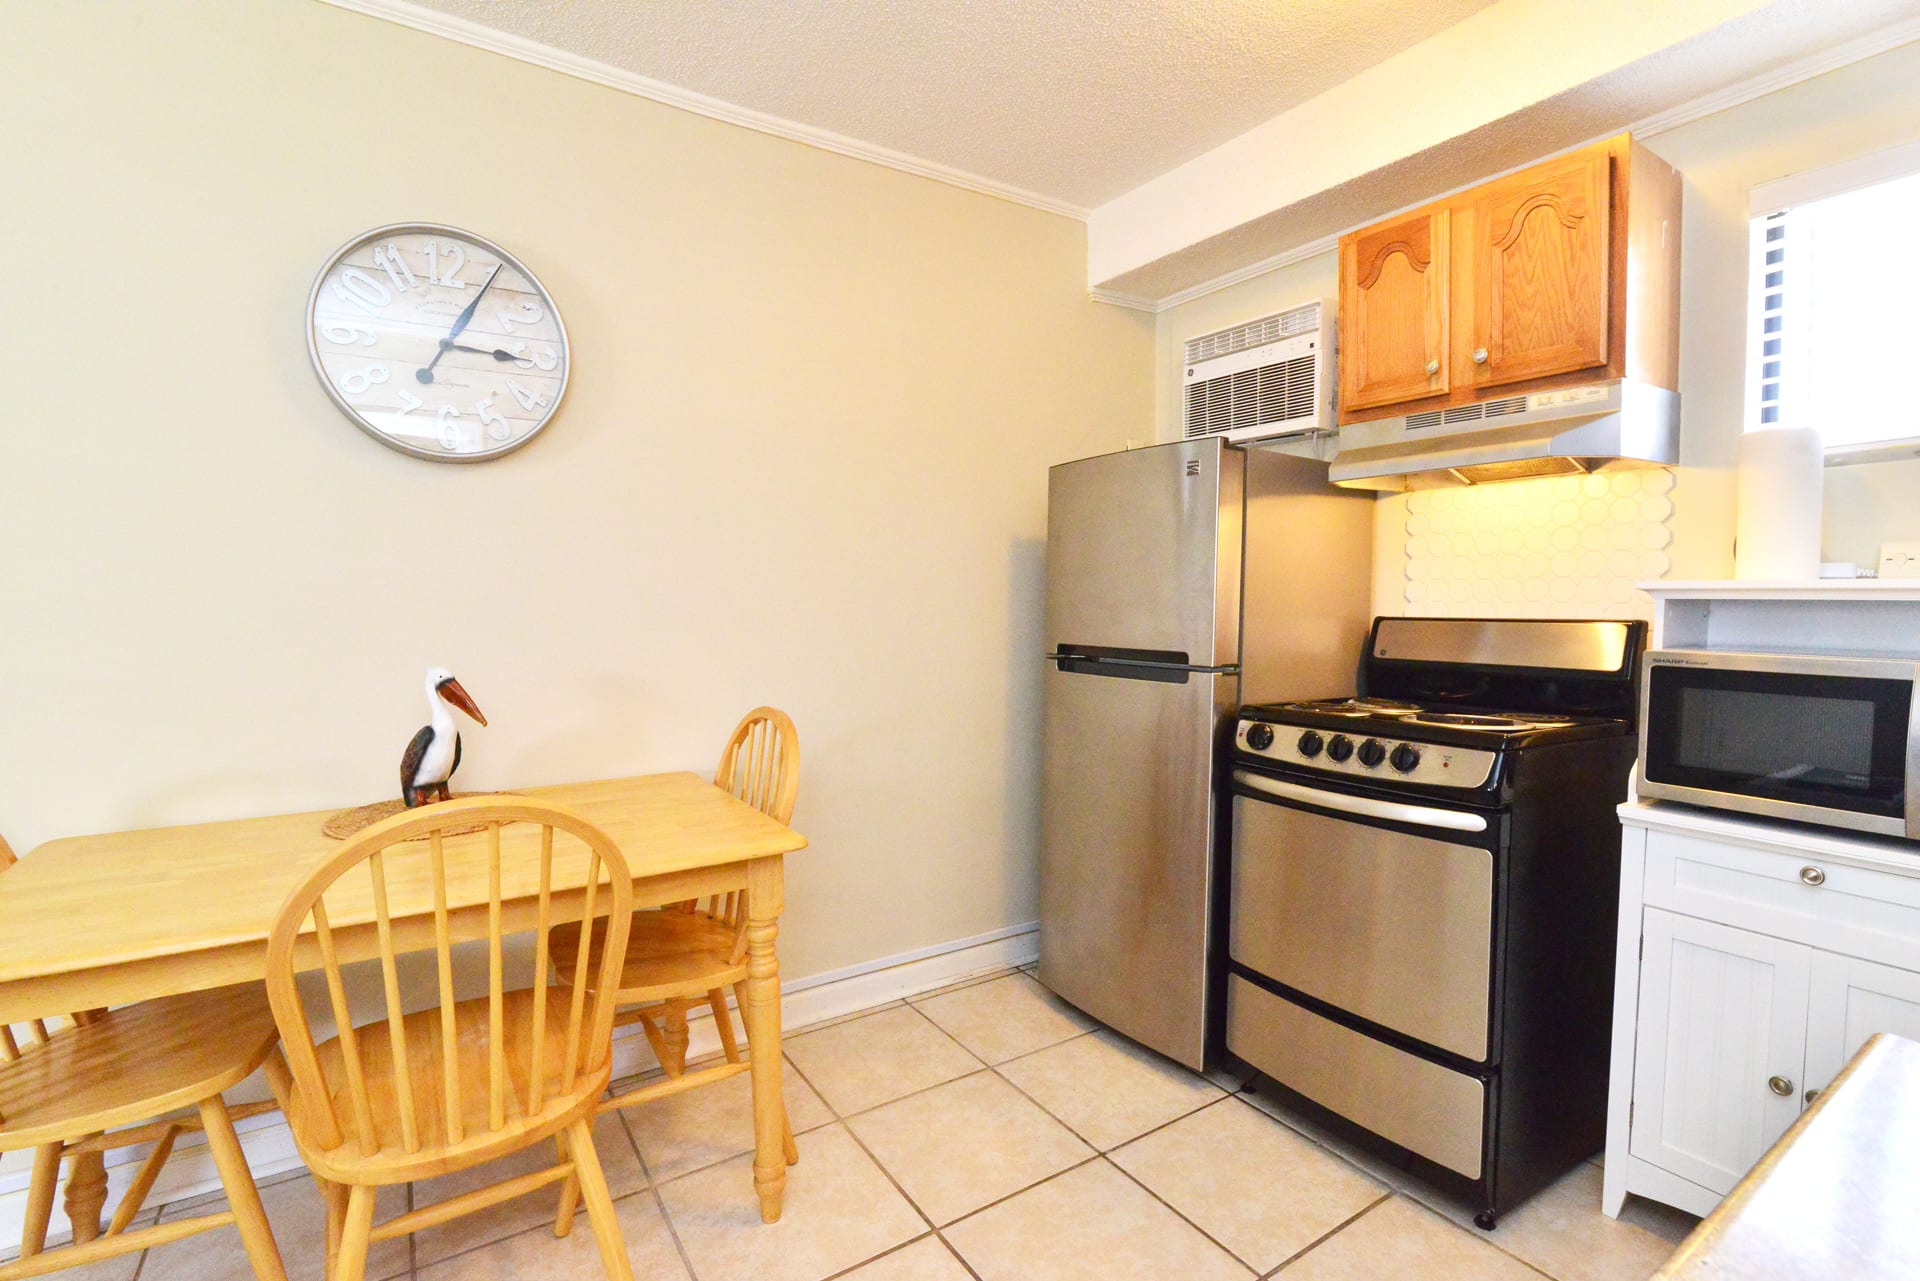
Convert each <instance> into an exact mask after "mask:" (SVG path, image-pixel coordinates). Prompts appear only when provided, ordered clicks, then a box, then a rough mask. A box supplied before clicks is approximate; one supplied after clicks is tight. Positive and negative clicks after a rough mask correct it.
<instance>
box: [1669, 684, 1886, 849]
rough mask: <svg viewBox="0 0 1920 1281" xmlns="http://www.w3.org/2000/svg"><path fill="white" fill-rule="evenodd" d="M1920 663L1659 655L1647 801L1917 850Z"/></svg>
mask: <svg viewBox="0 0 1920 1281" xmlns="http://www.w3.org/2000/svg"><path fill="white" fill-rule="evenodd" d="M1917 683H1920V662H1916V661H1915V660H1912V659H1906V660H1902V659H1892V658H1881V657H1871V656H1867V655H1858V656H1854V655H1841V654H1740V653H1730V652H1722V651H1718V650H1654V651H1652V652H1650V653H1649V654H1648V655H1647V659H1646V669H1645V677H1644V681H1643V683H1642V687H1641V693H1640V779H1639V784H1640V786H1639V792H1640V795H1641V796H1643V797H1647V798H1649V799H1653V800H1670V801H1684V802H1686V803H1688V804H1692V805H1706V806H1712V807H1715V808H1718V809H1727V810H1735V811H1738V812H1740V813H1743V814H1757V815H1762V816H1764V817H1768V818H1783V819H1791V820H1794V821H1796V822H1802V823H1821V824H1825V825H1827V826H1830V827H1844V828H1850V829H1852V830H1854V831H1857V832H1872V833H1876V834H1878V835H1883V836H1902V837H1908V838H1912V839H1920V698H1916V696H1915V695H1916V689H1915V686H1916V684H1917Z"/></svg>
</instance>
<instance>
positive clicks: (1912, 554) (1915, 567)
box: [1880, 543, 1920, 578]
mask: <svg viewBox="0 0 1920 1281" xmlns="http://www.w3.org/2000/svg"><path fill="white" fill-rule="evenodd" d="M1880 577H1882V578H1920V543H1881V544H1880Z"/></svg>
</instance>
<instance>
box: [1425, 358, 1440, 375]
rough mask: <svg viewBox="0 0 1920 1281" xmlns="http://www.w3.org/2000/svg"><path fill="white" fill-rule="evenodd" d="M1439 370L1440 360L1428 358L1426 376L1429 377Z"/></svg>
mask: <svg viewBox="0 0 1920 1281" xmlns="http://www.w3.org/2000/svg"><path fill="white" fill-rule="evenodd" d="M1439 372H1440V362H1439V361H1437V360H1429V361H1428V362H1427V377H1429V378H1431V377H1433V376H1434V375H1435V374H1437V373H1439Z"/></svg>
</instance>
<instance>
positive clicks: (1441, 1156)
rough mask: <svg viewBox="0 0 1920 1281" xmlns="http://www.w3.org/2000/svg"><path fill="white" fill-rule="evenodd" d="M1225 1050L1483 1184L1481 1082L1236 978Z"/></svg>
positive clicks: (1230, 987)
mask: <svg viewBox="0 0 1920 1281" xmlns="http://www.w3.org/2000/svg"><path fill="white" fill-rule="evenodd" d="M1227 1048H1228V1049H1229V1050H1232V1051H1233V1052H1234V1053H1235V1054H1237V1055H1239V1056H1240V1057H1241V1058H1243V1059H1245V1060H1246V1061H1247V1062H1249V1063H1251V1064H1252V1065H1253V1066H1254V1067H1256V1068H1259V1069H1260V1070H1261V1071H1262V1072H1264V1073H1266V1074H1267V1075H1268V1076H1270V1077H1272V1078H1273V1079H1274V1080H1276V1081H1278V1082H1280V1084H1282V1085H1284V1086H1286V1087H1287V1088H1288V1089H1291V1090H1297V1091H1299V1092H1300V1093H1301V1094H1304V1095H1306V1096H1307V1097H1308V1098H1310V1099H1312V1100H1313V1101H1314V1102H1315V1103H1318V1104H1319V1105H1320V1106H1322V1107H1324V1108H1327V1109H1329V1110H1331V1111H1334V1112H1337V1113H1339V1114H1340V1115H1341V1116H1344V1117H1346V1118H1347V1119H1348V1120H1349V1121H1352V1122H1354V1123H1355V1124H1357V1125H1361V1126H1364V1127H1365V1128H1367V1129H1369V1130H1371V1131H1373V1132H1374V1133H1375V1134H1377V1135H1379V1136H1380V1137H1381V1138H1383V1139H1387V1140H1389V1141H1391V1142H1394V1143H1398V1144H1399V1145H1400V1146H1401V1147H1403V1148H1407V1149H1410V1150H1412V1151H1414V1152H1418V1153H1419V1154H1420V1155H1421V1156H1424V1157H1426V1158H1427V1159H1428V1160H1430V1161H1434V1162H1437V1163H1438V1164H1440V1165H1444V1166H1446V1167H1447V1168H1448V1169H1449V1170H1455V1171H1458V1172H1459V1173H1461V1174H1464V1175H1466V1176H1467V1177H1468V1178H1469V1179H1477V1178H1479V1177H1480V1171H1481V1165H1482V1160H1483V1157H1484V1153H1485V1149H1486V1143H1485V1138H1486V1117H1487V1087H1486V1083H1485V1082H1483V1081H1481V1080H1480V1079H1479V1078H1477V1077H1471V1076H1465V1075H1462V1074H1461V1073H1459V1072H1454V1071H1451V1070H1450V1069H1447V1068H1443V1067H1441V1066H1440V1065H1439V1064H1438V1063H1433V1062H1430V1061H1428V1060H1427V1059H1423V1058H1420V1057H1418V1056H1416V1055H1412V1054H1408V1053H1407V1052H1406V1051H1404V1050H1399V1049H1395V1048H1394V1047H1393V1046H1391V1045H1388V1044H1386V1043H1385V1042H1384V1041H1376V1040H1374V1039H1373V1038H1372V1037H1370V1036H1367V1035H1365V1034H1363V1033H1360V1032H1355V1031H1353V1030H1352V1029H1350V1028H1345V1027H1342V1026H1340V1025H1339V1024H1338V1023H1334V1022H1331V1021H1329V1020H1327V1019H1323V1018H1321V1017H1320V1016H1319V1015H1317V1014H1314V1013H1312V1012H1311V1011H1308V1010H1304V1009H1301V1008H1300V1007H1299V1006H1297V1005H1295V1004H1294V1003H1293V1002H1291V1001H1289V1000H1287V999H1285V998H1284V997H1280V996H1275V995H1274V994H1273V993H1272V992H1269V991H1267V990H1266V989H1265V988H1261V987H1257V986H1255V985H1254V984H1252V983H1249V982H1247V981H1246V980H1245V979H1243V978H1241V977H1240V976H1238V975H1233V976H1230V977H1229V978H1228V979H1227Z"/></svg>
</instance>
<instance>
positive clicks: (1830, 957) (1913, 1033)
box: [1803, 952, 1920, 1103]
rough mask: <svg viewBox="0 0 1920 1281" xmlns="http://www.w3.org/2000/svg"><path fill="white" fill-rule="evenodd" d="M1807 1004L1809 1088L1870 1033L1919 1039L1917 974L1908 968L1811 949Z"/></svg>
mask: <svg viewBox="0 0 1920 1281" xmlns="http://www.w3.org/2000/svg"><path fill="white" fill-rule="evenodd" d="M1916 963H1920V958H1916ZM1808 1006H1809V1017H1808V1019H1807V1073H1806V1077H1807V1079H1806V1088H1807V1089H1808V1090H1824V1089H1826V1088H1827V1083H1828V1082H1829V1081H1831V1080H1833V1078H1834V1077H1836V1076H1838V1075H1840V1069H1841V1068H1843V1067H1845V1066H1846V1065H1847V1060H1848V1059H1850V1058H1852V1057H1853V1056H1854V1052H1855V1051H1857V1050H1858V1049H1859V1048H1860V1047H1861V1046H1863V1045H1865V1044H1866V1043H1867V1038H1868V1037H1870V1036H1872V1035H1873V1034H1874V1033H1875V1032H1894V1033H1898V1034H1899V1035H1901V1036H1904V1037H1906V1038H1907V1039H1909V1040H1913V1041H1920V973H1915V972H1914V971H1913V970H1900V969H1895V968H1894V967H1893V966H1891V965H1878V964H1875V963H1874V962H1872V961H1863V960H1861V959H1859V958H1858V957H1852V956H1835V955H1834V954H1833V953H1831V952H1815V953H1814V954H1813V980H1812V983H1811V985H1810V987H1809V989H1808ZM1803 1098H1805V1095H1804V1093H1803ZM1805 1101H1806V1102H1809V1103H1811V1102H1812V1101H1813V1100H1812V1099H1811V1098H1805Z"/></svg>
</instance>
